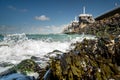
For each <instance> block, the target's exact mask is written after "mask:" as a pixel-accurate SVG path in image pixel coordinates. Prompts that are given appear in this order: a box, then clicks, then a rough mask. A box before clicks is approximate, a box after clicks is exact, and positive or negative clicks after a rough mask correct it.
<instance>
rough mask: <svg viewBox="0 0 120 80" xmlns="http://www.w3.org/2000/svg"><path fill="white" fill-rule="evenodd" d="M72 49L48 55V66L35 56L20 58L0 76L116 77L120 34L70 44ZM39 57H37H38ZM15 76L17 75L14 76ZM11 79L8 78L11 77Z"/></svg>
mask: <svg viewBox="0 0 120 80" xmlns="http://www.w3.org/2000/svg"><path fill="white" fill-rule="evenodd" d="M71 46H75V48H74V49H73V50H71V51H69V52H67V53H63V54H62V55H60V54H59V53H60V51H57V50H56V51H53V53H54V52H56V54H57V52H58V55H57V56H56V57H50V60H49V61H48V63H49V65H47V66H46V67H44V68H41V67H40V66H39V65H38V63H36V62H35V60H34V59H36V58H37V57H31V59H27V60H23V61H22V62H20V63H19V64H18V65H16V66H13V67H12V68H10V69H8V70H7V71H6V72H3V73H0V77H4V78H5V76H7V77H6V78H5V79H6V80H19V79H22V80H119V79H120V63H119V61H120V54H119V53H120V36H118V37H114V36H109V37H108V38H97V39H95V40H90V39H89V40H87V39H84V40H83V41H82V42H76V43H74V44H71ZM51 53H52V52H51ZM51 53H50V54H51ZM37 59H38V58H37ZM15 75H17V76H16V77H15ZM11 76H12V78H11V79H10V77H11Z"/></svg>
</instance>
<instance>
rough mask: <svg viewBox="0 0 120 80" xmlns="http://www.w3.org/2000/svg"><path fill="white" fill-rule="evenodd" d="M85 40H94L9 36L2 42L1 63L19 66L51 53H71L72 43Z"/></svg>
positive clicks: (24, 35)
mask: <svg viewBox="0 0 120 80" xmlns="http://www.w3.org/2000/svg"><path fill="white" fill-rule="evenodd" d="M84 38H90V39H94V38H95V37H94V36H90V35H66V34H48V35H41V34H31V35H30V34H24V33H23V34H8V35H4V38H3V40H2V41H0V62H10V63H12V64H17V63H19V62H20V61H21V60H24V59H28V58H31V56H38V57H41V58H45V57H44V56H45V55H47V54H48V53H49V52H52V51H54V50H59V51H62V52H66V51H69V50H70V49H71V48H72V47H71V46H70V45H71V44H72V43H74V42H76V41H82V40H83V39H84Z"/></svg>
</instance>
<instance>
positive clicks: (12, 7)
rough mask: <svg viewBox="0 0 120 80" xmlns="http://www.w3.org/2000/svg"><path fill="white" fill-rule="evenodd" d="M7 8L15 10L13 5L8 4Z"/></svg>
mask: <svg viewBox="0 0 120 80" xmlns="http://www.w3.org/2000/svg"><path fill="white" fill-rule="evenodd" d="M8 8H9V9H11V10H16V7H15V6H13V5H9V6H8Z"/></svg>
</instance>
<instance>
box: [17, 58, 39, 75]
mask: <svg viewBox="0 0 120 80" xmlns="http://www.w3.org/2000/svg"><path fill="white" fill-rule="evenodd" d="M16 69H17V71H18V72H20V73H23V74H28V73H30V72H39V70H40V67H39V66H38V64H37V63H35V62H34V61H33V60H32V59H26V60H23V61H21V62H20V63H19V64H18V65H17V66H16Z"/></svg>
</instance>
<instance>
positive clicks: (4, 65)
mask: <svg viewBox="0 0 120 80" xmlns="http://www.w3.org/2000/svg"><path fill="white" fill-rule="evenodd" d="M8 66H13V64H12V63H9V62H0V67H8Z"/></svg>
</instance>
